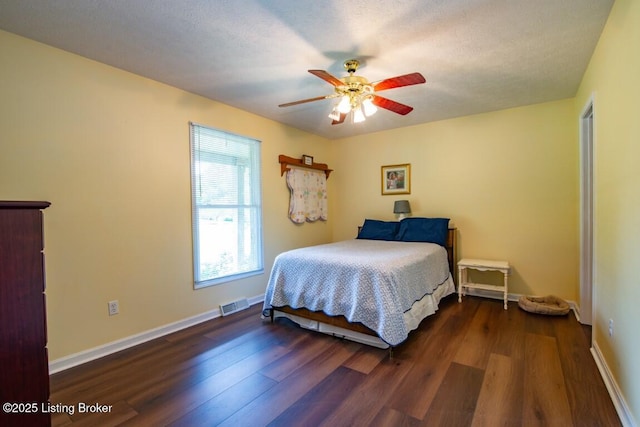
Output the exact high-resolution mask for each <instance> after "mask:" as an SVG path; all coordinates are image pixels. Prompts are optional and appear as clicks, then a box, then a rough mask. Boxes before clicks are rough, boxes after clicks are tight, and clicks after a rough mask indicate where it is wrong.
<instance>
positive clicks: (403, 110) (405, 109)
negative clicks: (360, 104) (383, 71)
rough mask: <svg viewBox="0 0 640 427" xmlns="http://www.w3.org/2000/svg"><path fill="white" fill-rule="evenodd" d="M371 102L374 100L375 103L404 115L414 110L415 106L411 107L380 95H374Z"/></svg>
mask: <svg viewBox="0 0 640 427" xmlns="http://www.w3.org/2000/svg"><path fill="white" fill-rule="evenodd" d="M371 102H373V105H376V106H378V107H380V108H384V109H385V110H389V111H393V112H394V113H398V114H402V115H403V116H404V115H407V114H409V113H410V112H411V111H413V107H409V106H408V105H404V104H401V103H399V102H396V101H392V100H390V99H387V98H383V97H381V96H378V95H373V99H372V100H371Z"/></svg>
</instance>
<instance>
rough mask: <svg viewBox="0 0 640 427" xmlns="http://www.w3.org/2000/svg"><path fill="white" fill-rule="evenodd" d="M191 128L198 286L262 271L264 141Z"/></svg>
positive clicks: (192, 125)
mask: <svg viewBox="0 0 640 427" xmlns="http://www.w3.org/2000/svg"><path fill="white" fill-rule="evenodd" d="M190 128H191V132H190V133H191V190H192V205H193V207H192V210H193V246H194V247H193V254H194V280H195V287H196V288H201V287H204V286H211V285H216V284H219V283H223V282H226V281H229V280H234V279H239V278H242V277H246V276H249V275H253V274H259V273H262V272H263V270H264V267H263V254H262V206H261V194H260V141H257V140H255V139H251V138H246V137H242V136H239V135H234V134H230V133H227V132H223V131H219V130H216V129H212V128H208V127H205V126H201V125H198V124H195V123H191V124H190Z"/></svg>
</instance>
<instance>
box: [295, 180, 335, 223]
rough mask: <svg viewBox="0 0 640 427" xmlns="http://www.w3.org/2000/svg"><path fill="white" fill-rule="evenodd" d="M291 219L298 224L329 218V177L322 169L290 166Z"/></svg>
mask: <svg viewBox="0 0 640 427" xmlns="http://www.w3.org/2000/svg"><path fill="white" fill-rule="evenodd" d="M287 186H288V187H289V191H290V192H291V196H290V201H289V219H291V221H293V222H294V223H296V224H302V223H304V222H314V221H317V220H322V221H326V220H327V177H326V175H325V174H324V173H323V172H322V171H317V170H309V169H300V168H290V169H289V170H288V171H287Z"/></svg>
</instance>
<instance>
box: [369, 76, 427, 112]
mask: <svg viewBox="0 0 640 427" xmlns="http://www.w3.org/2000/svg"><path fill="white" fill-rule="evenodd" d="M424 82H426V80H425V78H424V77H423V76H422V74H420V73H411V74H405V75H403V76H397V77H391V78H390V79H384V80H380V81H379V82H377V83H373V90H374V91H376V92H378V91H381V90H386V89H393V88H394V87H402V86H411V85H417V84H421V83H424ZM383 108H384V107H383Z"/></svg>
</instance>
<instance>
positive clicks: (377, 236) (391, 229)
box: [358, 219, 400, 240]
mask: <svg viewBox="0 0 640 427" xmlns="http://www.w3.org/2000/svg"><path fill="white" fill-rule="evenodd" d="M399 225H400V223H399V222H397V221H378V220H375V219H365V220H364V224H363V225H362V229H361V230H360V232H359V233H358V239H368V240H395V239H396V234H397V233H398V226H399Z"/></svg>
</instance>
